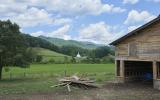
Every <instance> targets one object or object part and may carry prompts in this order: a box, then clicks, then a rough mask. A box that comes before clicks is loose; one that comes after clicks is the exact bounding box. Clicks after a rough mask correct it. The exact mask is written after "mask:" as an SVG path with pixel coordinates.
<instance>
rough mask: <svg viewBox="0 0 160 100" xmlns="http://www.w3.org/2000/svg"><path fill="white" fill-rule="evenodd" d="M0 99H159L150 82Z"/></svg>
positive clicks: (2, 99) (106, 85)
mask: <svg viewBox="0 0 160 100" xmlns="http://www.w3.org/2000/svg"><path fill="white" fill-rule="evenodd" d="M0 100H160V91H158V90H155V89H153V88H152V85H150V84H139V83H134V84H133V83H132V84H131V83H127V84H116V83H106V84H105V85H104V86H102V87H101V88H100V89H91V90H82V89H74V90H73V91H72V92H70V93H68V92H67V90H64V88H61V89H58V90H54V91H51V92H45V93H33V94H12V95H0Z"/></svg>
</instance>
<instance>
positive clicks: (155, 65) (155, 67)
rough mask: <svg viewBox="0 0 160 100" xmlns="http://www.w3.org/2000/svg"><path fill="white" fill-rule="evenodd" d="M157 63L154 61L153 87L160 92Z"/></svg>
mask: <svg viewBox="0 0 160 100" xmlns="http://www.w3.org/2000/svg"><path fill="white" fill-rule="evenodd" d="M157 67H158V66H157V62H156V61H153V87H154V88H155V89H158V90H160V80H158V79H157Z"/></svg>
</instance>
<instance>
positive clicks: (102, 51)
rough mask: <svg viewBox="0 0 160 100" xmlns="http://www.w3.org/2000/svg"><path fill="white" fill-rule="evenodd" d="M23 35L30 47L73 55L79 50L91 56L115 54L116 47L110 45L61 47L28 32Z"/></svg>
mask: <svg viewBox="0 0 160 100" xmlns="http://www.w3.org/2000/svg"><path fill="white" fill-rule="evenodd" d="M23 35H24V38H25V40H26V42H27V45H28V46H29V47H41V48H45V49H49V50H52V51H56V52H58V53H62V54H65V55H69V56H73V57H75V56H76V54H77V52H80V54H81V56H86V57H90V58H103V57H105V56H108V55H114V49H113V48H112V47H110V46H102V47H99V48H97V49H93V50H90V49H84V48H81V47H76V46H62V47H59V46H56V45H54V44H52V43H50V42H48V41H46V40H44V39H41V38H38V37H33V36H30V35H28V34H23Z"/></svg>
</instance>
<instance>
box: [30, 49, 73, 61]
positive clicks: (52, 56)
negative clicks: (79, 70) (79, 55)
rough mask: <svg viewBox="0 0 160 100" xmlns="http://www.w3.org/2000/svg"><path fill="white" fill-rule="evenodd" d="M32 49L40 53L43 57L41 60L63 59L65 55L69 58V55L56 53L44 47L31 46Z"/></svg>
mask: <svg viewBox="0 0 160 100" xmlns="http://www.w3.org/2000/svg"><path fill="white" fill-rule="evenodd" d="M33 50H34V51H36V52H37V54H38V55H41V56H42V57H43V62H46V61H49V60H51V59H53V60H55V61H64V59H65V57H67V58H68V60H70V59H71V57H70V56H67V55H64V54H61V53H57V52H54V51H51V50H48V49H44V48H33Z"/></svg>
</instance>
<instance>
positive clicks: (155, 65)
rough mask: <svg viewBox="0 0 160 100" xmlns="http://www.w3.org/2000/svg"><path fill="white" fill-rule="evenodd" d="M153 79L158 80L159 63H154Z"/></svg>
mask: <svg viewBox="0 0 160 100" xmlns="http://www.w3.org/2000/svg"><path fill="white" fill-rule="evenodd" d="M153 79H155V80H156V79H157V62H156V61H153Z"/></svg>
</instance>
